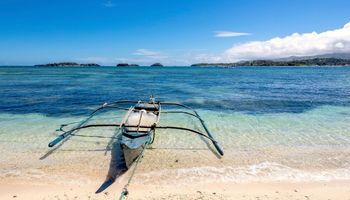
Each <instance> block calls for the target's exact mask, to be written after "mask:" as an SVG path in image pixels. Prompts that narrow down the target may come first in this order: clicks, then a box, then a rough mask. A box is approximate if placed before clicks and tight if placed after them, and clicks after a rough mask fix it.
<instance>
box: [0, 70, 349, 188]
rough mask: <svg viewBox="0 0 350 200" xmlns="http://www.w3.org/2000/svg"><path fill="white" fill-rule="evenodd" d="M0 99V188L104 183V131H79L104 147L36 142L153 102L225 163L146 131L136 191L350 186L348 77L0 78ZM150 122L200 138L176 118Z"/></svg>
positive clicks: (32, 74) (43, 73)
mask: <svg viewBox="0 0 350 200" xmlns="http://www.w3.org/2000/svg"><path fill="white" fill-rule="evenodd" d="M0 91H1V95H0V136H1V138H0V146H1V148H0V166H1V168H0V172H1V173H0V177H1V176H2V178H8V179H11V178H13V179H18V178H19V177H20V178H22V179H23V180H34V179H35V180H36V179H38V180H39V179H50V180H52V181H59V180H61V179H62V180H63V178H62V177H63V176H69V177H71V180H72V183H75V182H76V181H96V177H97V180H98V181H101V180H104V178H105V175H106V173H107V171H108V168H109V163H110V149H109V148H108V147H109V144H110V140H111V138H109V137H112V136H113V134H114V133H115V130H114V129H113V128H105V129H102V130H101V129H89V130H83V131H81V132H79V133H81V134H85V135H86V136H95V135H102V136H105V137H104V138H94V137H71V138H70V139H69V140H68V141H67V142H65V143H64V144H63V145H62V146H60V147H59V148H58V149H56V150H55V151H50V149H49V148H48V147H47V144H48V142H49V141H50V140H52V139H54V138H55V136H56V135H57V134H58V133H57V132H55V130H56V129H57V128H59V126H60V124H63V123H70V122H76V121H79V120H82V119H84V117H86V116H87V115H88V114H89V112H91V111H92V110H93V109H94V108H97V107H98V106H100V105H102V104H103V103H104V102H111V101H116V100H124V99H128V100H147V99H148V98H149V97H150V96H151V95H153V96H154V97H155V98H156V100H161V101H176V102H179V103H183V104H186V105H188V106H191V107H193V108H195V109H197V110H198V112H199V114H200V115H201V116H202V118H203V119H204V120H205V121H206V123H207V125H208V127H209V129H210V130H211V132H212V133H213V136H214V137H215V138H216V139H217V141H218V142H219V144H220V145H221V146H222V147H223V149H224V151H225V156H224V157H222V158H218V157H217V156H216V155H215V154H214V153H213V152H212V151H210V150H209V149H208V146H209V145H208V143H207V142H206V141H205V139H203V138H201V137H199V136H198V135H195V134H192V133H186V132H181V131H174V130H171V131H170V130H161V131H157V132H156V134H157V136H156V140H155V142H154V144H152V149H150V150H148V151H147V152H146V154H145V157H144V159H143V161H142V165H141V168H140V171H139V172H138V173H139V174H138V175H139V177H142V178H139V179H137V181H139V182H142V183H153V182H154V181H157V182H159V183H163V182H164V183H169V182H171V181H180V180H181V181H184V183H193V182H195V181H211V182H212V181H224V182H225V181H228V182H264V181H308V180H310V181H329V180H350V126H349V124H350V68H348V67H235V68H211V67H210V68H209V67H208V68H200V67H153V68H151V67H126V68H122V67H119V68H117V67H86V68H78V67H71V68H70V67H20V66H18V67H0ZM162 109H163V110H165V109H166V107H163V108H162ZM122 116H123V113H122V112H120V111H115V110H111V111H108V112H103V113H102V114H101V115H100V116H97V117H96V118H95V119H93V120H92V121H91V123H94V122H111V123H118V122H119V121H120V120H121V118H122ZM161 118H162V119H161V125H177V126H184V127H189V128H194V129H198V130H201V129H200V126H199V125H200V124H199V122H198V121H196V120H195V119H191V118H189V117H186V116H185V117H184V116H181V115H179V114H174V115H170V114H164V115H162V117H161ZM209 147H210V146H209ZM67 174H68V175H67ZM48 177H49V178H48ZM72 177H73V178H72ZM66 178H67V177H66ZM65 180H66V179H65Z"/></svg>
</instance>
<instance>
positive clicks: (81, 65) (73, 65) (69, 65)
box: [34, 62, 100, 67]
mask: <svg viewBox="0 0 350 200" xmlns="http://www.w3.org/2000/svg"><path fill="white" fill-rule="evenodd" d="M34 66H35V67H99V66H100V65H99V64H96V63H85V64H79V63H75V62H60V63H48V64H39V65H34Z"/></svg>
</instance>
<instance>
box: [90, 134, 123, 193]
mask: <svg viewBox="0 0 350 200" xmlns="http://www.w3.org/2000/svg"><path fill="white" fill-rule="evenodd" d="M120 141H121V135H119V136H118V138H117V139H116V140H115V141H114V143H112V144H113V146H112V149H111V161H110V164H109V169H108V173H107V177H106V180H105V181H104V182H103V184H102V185H101V186H100V187H99V188H98V190H97V191H96V193H100V192H102V191H104V190H105V189H106V188H108V187H109V186H110V185H112V184H113V183H114V182H115V181H116V180H117V179H118V177H120V176H121V175H123V174H124V173H125V172H126V171H127V170H128V168H127V166H126V163H125V158H124V154H123V150H122V148H121V145H120Z"/></svg>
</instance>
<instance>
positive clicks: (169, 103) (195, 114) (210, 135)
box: [161, 102, 224, 156]
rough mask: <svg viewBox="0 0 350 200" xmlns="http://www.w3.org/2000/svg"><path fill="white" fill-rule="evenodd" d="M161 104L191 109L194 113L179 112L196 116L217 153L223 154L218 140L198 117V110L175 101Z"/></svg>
mask: <svg viewBox="0 0 350 200" xmlns="http://www.w3.org/2000/svg"><path fill="white" fill-rule="evenodd" d="M161 104H164V105H173V106H180V107H183V108H186V109H188V110H191V111H192V112H193V113H194V114H192V113H188V112H182V111H181V113H184V114H188V115H192V116H194V117H196V118H198V119H199V121H200V122H201V124H202V126H203V128H204V130H205V132H206V133H207V135H208V137H209V138H210V140H211V141H212V143H213V145H214V146H215V148H216V150H217V151H218V152H219V154H220V155H221V156H223V155H224V151H223V150H222V149H221V147H220V146H219V144H218V142H217V141H216V140H215V139H214V137H213V136H212V134H211V133H210V131H209V129H208V127H207V126H206V124H205V122H204V120H203V119H202V118H201V117H200V115H199V114H198V112H197V111H196V110H195V109H193V108H191V107H189V106H186V105H183V104H180V103H175V102H162V103H161Z"/></svg>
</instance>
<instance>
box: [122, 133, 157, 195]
mask: <svg viewBox="0 0 350 200" xmlns="http://www.w3.org/2000/svg"><path fill="white" fill-rule="evenodd" d="M151 138H152V137H150V138H149V139H148V140H147V142H146V143H145V147H144V149H143V150H142V152H141V153H140V155H139V157H137V159H136V161H135V165H134V168H133V169H132V171H131V175H130V177H129V179H128V182H127V183H126V184H125V186H124V187H123V191H122V193H121V194H120V197H119V200H124V199H127V197H128V194H129V191H128V187H129V185H130V183H131V181H132V178H134V176H135V172H136V168H137V166H138V165H139V163H141V160H142V158H143V155H144V153H145V151H146V149H147V148H148V146H149V145H150V144H152V142H153V141H152V139H151Z"/></svg>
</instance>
